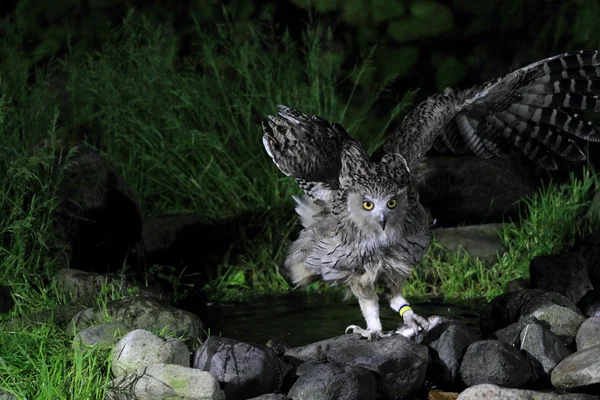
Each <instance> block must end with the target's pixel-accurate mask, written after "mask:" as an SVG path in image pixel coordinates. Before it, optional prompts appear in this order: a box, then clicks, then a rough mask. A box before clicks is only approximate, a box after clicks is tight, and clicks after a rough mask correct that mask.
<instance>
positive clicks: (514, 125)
mask: <svg viewBox="0 0 600 400" xmlns="http://www.w3.org/2000/svg"><path fill="white" fill-rule="evenodd" d="M599 95H600V56H599V54H598V52H597V51H579V52H574V53H566V54H561V55H558V56H555V57H550V58H547V59H545V60H542V61H538V62H536V63H533V64H530V65H528V66H526V67H524V68H521V69H519V70H516V71H514V72H512V73H510V74H508V75H506V76H504V77H503V78H499V79H495V80H492V81H489V82H487V83H485V84H483V85H481V86H476V87H472V88H470V89H466V90H453V91H447V93H445V94H436V95H434V96H431V97H430V98H428V99H427V100H425V101H423V102H422V103H421V104H419V105H418V106H417V107H416V108H415V109H414V110H413V111H412V112H411V113H409V114H408V115H407V116H406V117H405V118H404V119H403V121H402V123H401V124H400V126H399V127H398V128H397V129H395V130H394V131H393V132H391V134H389V136H388V138H387V141H386V143H385V145H384V147H383V149H384V152H385V155H384V156H383V158H382V159H381V160H380V161H378V162H374V161H371V160H370V159H369V156H368V155H367V154H366V152H365V151H364V150H363V148H362V147H361V145H360V143H358V142H357V141H356V140H354V139H353V138H351V137H350V136H349V135H348V133H346V131H345V130H344V128H342V126H340V125H338V124H332V123H329V122H328V121H326V120H324V119H323V118H320V117H316V116H313V117H310V116H308V115H306V114H303V113H301V112H298V111H296V110H294V109H292V108H289V107H285V106H278V111H279V115H278V116H276V117H273V116H269V122H268V127H265V134H264V137H263V143H264V146H265V149H266V150H267V152H268V153H269V156H271V158H272V159H273V161H274V162H275V164H276V165H277V167H279V169H280V170H281V171H282V172H283V173H284V174H286V175H289V176H292V177H294V178H295V179H296V182H297V183H298V184H299V185H300V187H301V188H302V189H303V190H304V193H305V196H303V197H302V198H296V202H297V203H298V205H297V207H296V211H297V212H298V214H299V215H300V218H301V220H302V225H303V226H304V229H303V230H302V232H301V233H300V235H299V237H298V239H297V240H296V241H295V242H294V243H293V244H292V246H291V248H290V250H289V255H288V257H287V259H286V261H285V267H286V270H287V272H288V273H289V275H290V277H291V279H292V280H293V282H294V283H296V284H300V285H301V284H305V283H307V282H309V281H310V280H311V278H312V277H314V276H317V277H318V276H320V277H321V279H323V280H324V281H327V282H331V283H341V284H345V285H348V287H349V288H350V290H351V291H352V293H353V294H354V295H355V296H356V297H357V298H358V301H359V304H360V308H361V310H362V313H363V316H364V317H365V320H366V323H367V327H366V329H362V328H360V327H358V326H356V325H351V326H349V327H348V329H349V330H352V331H354V332H359V333H361V334H362V335H363V336H365V337H369V338H371V337H373V336H378V335H382V332H381V322H380V319H379V306H378V299H377V294H376V291H375V285H376V283H377V282H382V283H383V284H385V286H387V288H388V289H389V294H390V305H391V307H392V308H393V309H394V310H396V311H399V312H400V314H401V315H402V317H403V320H404V323H405V324H407V325H408V326H409V327H410V328H412V330H413V332H415V333H416V332H418V330H419V329H427V327H428V321H427V320H425V319H424V318H422V317H420V316H419V315H417V314H415V313H414V312H413V311H412V310H411V309H410V307H409V306H408V302H407V301H406V299H405V298H404V297H402V285H403V283H404V280H405V279H406V278H407V277H408V276H409V275H410V271H411V267H413V266H414V265H415V264H417V263H418V262H419V260H420V259H421V257H422V256H423V253H424V252H425V250H426V249H427V246H428V244H429V232H428V221H427V218H426V215H425V212H424V211H423V207H422V206H421V205H420V204H419V200H418V196H417V192H416V190H415V188H414V187H413V186H412V185H411V174H410V171H411V168H413V167H414V166H415V165H416V164H417V162H418V161H419V158H420V157H421V156H422V155H424V154H425V152H427V151H428V150H429V149H430V148H431V146H434V147H436V148H438V149H445V150H451V151H453V152H455V153H464V152H466V151H471V152H473V153H474V154H476V155H478V156H480V157H483V158H489V157H494V156H496V157H507V156H508V154H509V152H510V147H515V148H517V149H519V150H520V151H521V152H523V153H524V154H525V155H527V156H528V157H530V158H531V159H533V160H535V161H537V162H538V163H539V164H540V165H541V166H543V167H544V168H547V169H556V162H555V158H556V157H562V158H564V159H566V160H570V161H573V160H584V159H585V155H584V153H583V152H582V151H581V150H580V148H579V147H578V146H577V144H576V143H575V142H574V141H573V136H575V137H578V138H581V139H585V140H590V141H599V140H600V128H599V127H598V126H596V125H594V124H592V123H591V122H589V121H587V120H585V119H584V118H583V117H582V116H580V115H578V114H577V111H580V110H593V111H600V98H599Z"/></svg>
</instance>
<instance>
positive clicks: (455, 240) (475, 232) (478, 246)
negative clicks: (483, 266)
mask: <svg viewBox="0 0 600 400" xmlns="http://www.w3.org/2000/svg"><path fill="white" fill-rule="evenodd" d="M502 227H503V224H484V225H470V226H457V227H451V228H436V229H432V230H431V233H432V235H433V237H434V238H435V240H436V242H437V243H438V244H440V245H441V246H442V247H443V249H439V250H438V249H437V248H436V251H437V252H438V253H439V254H440V255H441V256H442V258H444V255H445V254H446V253H447V252H457V251H459V249H461V248H462V249H463V250H465V251H466V252H467V253H468V254H469V255H470V256H471V257H477V258H480V259H481V260H483V261H485V262H488V263H494V262H496V261H498V254H501V253H502V252H504V247H503V246H502V242H501V241H500V236H499V232H500V231H501V229H502Z"/></svg>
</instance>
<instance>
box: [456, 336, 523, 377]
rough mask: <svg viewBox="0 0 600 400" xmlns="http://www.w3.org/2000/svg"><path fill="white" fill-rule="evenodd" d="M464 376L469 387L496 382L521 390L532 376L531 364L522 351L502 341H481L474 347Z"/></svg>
mask: <svg viewBox="0 0 600 400" xmlns="http://www.w3.org/2000/svg"><path fill="white" fill-rule="evenodd" d="M460 375H461V377H462V379H463V381H464V383H465V384H466V385H467V386H474V385H478V384H481V383H493V384H496V385H500V386H505V387H520V386H523V385H524V384H525V383H527V381H528V380H529V378H530V377H531V373H530V371H529V363H528V362H527V360H526V359H525V357H523V355H522V354H521V353H520V352H519V350H517V349H515V348H514V347H512V346H509V345H508V344H506V343H504V342H501V341H499V340H481V341H478V342H475V343H473V344H472V345H470V346H469V348H468V349H467V352H466V353H465V356H464V357H463V361H462V364H461V366H460Z"/></svg>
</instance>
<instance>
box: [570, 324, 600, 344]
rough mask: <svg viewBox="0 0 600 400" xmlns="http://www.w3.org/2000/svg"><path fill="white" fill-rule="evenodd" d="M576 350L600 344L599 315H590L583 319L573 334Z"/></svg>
mask: <svg viewBox="0 0 600 400" xmlns="http://www.w3.org/2000/svg"><path fill="white" fill-rule="evenodd" d="M575 343H576V344H577V350H584V349H587V348H588V347H593V346H596V345H600V317H592V318H588V319H586V320H585V321H583V324H581V326H580V327H579V330H578V331H577V336H575Z"/></svg>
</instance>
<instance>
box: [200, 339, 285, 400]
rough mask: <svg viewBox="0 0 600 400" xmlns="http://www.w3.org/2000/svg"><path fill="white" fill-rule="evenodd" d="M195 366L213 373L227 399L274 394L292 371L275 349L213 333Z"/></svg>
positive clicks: (203, 347) (204, 345)
mask: <svg viewBox="0 0 600 400" xmlns="http://www.w3.org/2000/svg"><path fill="white" fill-rule="evenodd" d="M193 367H194V368H198V369H201V370H203V371H207V372H210V373H211V374H212V375H213V376H214V377H215V378H216V379H217V381H218V382H219V383H220V384H221V388H222V389H223V391H224V392H225V394H226V395H227V399H228V400H236V399H247V398H248V397H256V396H259V395H262V394H265V393H272V392H274V391H275V389H277V387H278V386H279V385H280V383H281V382H282V380H283V377H284V375H285V373H287V371H288V370H289V368H287V367H286V366H285V365H284V364H283V363H282V362H281V361H280V360H279V359H278V358H277V355H276V354H275V352H274V351H273V350H271V349H270V348H268V347H265V346H256V345H251V344H248V343H243V342H240V341H237V340H234V339H229V338H226V337H221V336H211V337H209V338H208V339H206V340H205V341H204V343H202V346H201V347H200V349H198V351H197V352H196V354H195V355H194V362H193Z"/></svg>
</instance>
